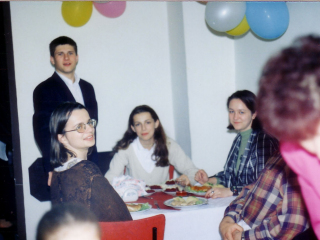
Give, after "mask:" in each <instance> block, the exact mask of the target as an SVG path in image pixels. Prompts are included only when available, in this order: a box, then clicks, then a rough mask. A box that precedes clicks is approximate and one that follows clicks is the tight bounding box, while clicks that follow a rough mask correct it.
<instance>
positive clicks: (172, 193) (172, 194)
mask: <svg viewBox="0 0 320 240" xmlns="http://www.w3.org/2000/svg"><path fill="white" fill-rule="evenodd" d="M163 192H164V193H166V194H169V195H171V196H176V195H177V194H176V192H166V191H165V190H163Z"/></svg>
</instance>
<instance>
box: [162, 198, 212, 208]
mask: <svg viewBox="0 0 320 240" xmlns="http://www.w3.org/2000/svg"><path fill="white" fill-rule="evenodd" d="M187 198H188V197H183V199H187ZM197 198H198V199H199V200H201V201H202V203H200V204H197V205H189V206H172V205H171V202H172V201H173V199H169V200H167V201H165V202H164V203H163V204H164V205H166V206H168V207H173V208H190V207H196V206H201V205H205V204H207V203H208V199H206V198H202V197H197Z"/></svg>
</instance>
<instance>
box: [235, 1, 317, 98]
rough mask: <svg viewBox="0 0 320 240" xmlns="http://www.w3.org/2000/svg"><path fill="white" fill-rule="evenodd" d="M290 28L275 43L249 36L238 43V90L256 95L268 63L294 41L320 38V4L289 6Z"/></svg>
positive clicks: (236, 46)
mask: <svg viewBox="0 0 320 240" xmlns="http://www.w3.org/2000/svg"><path fill="white" fill-rule="evenodd" d="M287 6H288V9H289V16H290V21H289V26H288V29H287V31H286V32H285V33H284V35H283V36H282V37H280V38H278V39H276V40H273V41H263V40H261V39H259V38H257V37H255V36H254V35H253V34H252V33H251V32H249V33H248V34H247V35H245V36H244V37H242V38H240V39H237V40H236V41H235V56H236V57H235V59H236V88H237V89H248V90H251V91H253V92H254V93H257V91H258V80H259V78H260V74H261V70H262V68H263V66H264V64H265V63H266V61H267V60H268V59H269V58H270V56H272V55H273V54H275V53H277V52H278V51H279V50H281V49H282V48H283V47H287V46H288V45H289V44H291V43H292V41H293V39H295V38H296V37H298V36H301V35H305V34H310V33H314V34H318V35H320V24H318V23H319V22H320V3H319V2H304V3H303V2H287Z"/></svg>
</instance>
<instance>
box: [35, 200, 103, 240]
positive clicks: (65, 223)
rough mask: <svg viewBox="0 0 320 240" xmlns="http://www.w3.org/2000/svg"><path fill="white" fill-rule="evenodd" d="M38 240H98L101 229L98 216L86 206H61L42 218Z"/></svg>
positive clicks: (38, 230)
mask: <svg viewBox="0 0 320 240" xmlns="http://www.w3.org/2000/svg"><path fill="white" fill-rule="evenodd" d="M36 239H37V240H73V239H74V240H88V239H90V240H98V239H100V227H99V223H98V220H97V218H96V216H95V215H94V214H93V213H92V212H91V211H90V210H89V209H88V208H86V207H85V206H82V205H79V204H70V203H68V204H61V205H57V206H55V207H53V208H52V209H51V210H50V211H48V212H47V213H45V214H44V215H43V217H42V218H41V220H40V222H39V224H38V228H37V238H36Z"/></svg>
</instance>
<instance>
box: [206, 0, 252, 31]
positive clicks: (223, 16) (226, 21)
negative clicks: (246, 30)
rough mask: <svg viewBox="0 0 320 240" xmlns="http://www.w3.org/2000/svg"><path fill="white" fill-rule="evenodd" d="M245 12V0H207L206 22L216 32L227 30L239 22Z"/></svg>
mask: <svg viewBox="0 0 320 240" xmlns="http://www.w3.org/2000/svg"><path fill="white" fill-rule="evenodd" d="M245 14H246V2H208V3H207V5H206V12H205V18H206V22H207V24H208V25H209V26H210V27H211V28H212V29H214V30H216V31H218V32H226V31H229V30H231V29H233V28H235V27H236V26H238V25H239V24H240V22H241V21H242V19H243V18H244V15H245Z"/></svg>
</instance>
